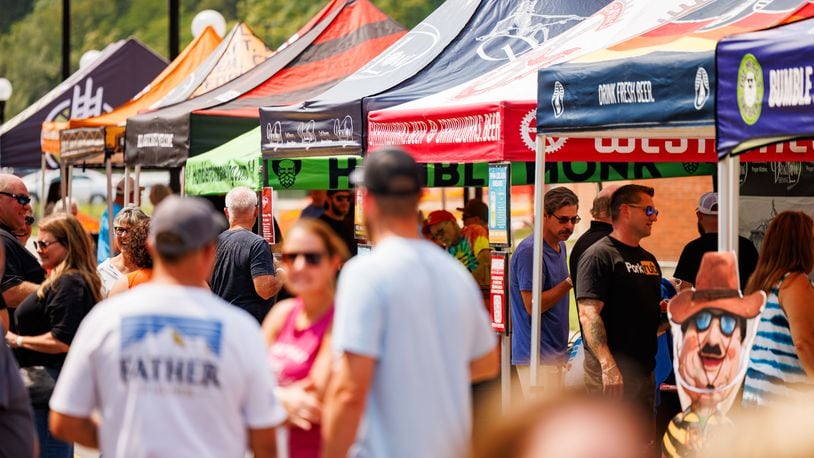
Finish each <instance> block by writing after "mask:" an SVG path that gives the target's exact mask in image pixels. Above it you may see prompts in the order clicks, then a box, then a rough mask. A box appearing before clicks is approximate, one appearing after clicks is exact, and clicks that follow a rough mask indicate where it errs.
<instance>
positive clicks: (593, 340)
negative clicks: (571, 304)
mask: <svg viewBox="0 0 814 458" xmlns="http://www.w3.org/2000/svg"><path fill="white" fill-rule="evenodd" d="M604 305H605V303H604V302H602V301H600V300H597V299H589V298H581V299H579V307H578V309H579V322H580V324H582V335H583V336H584V338H585V344H586V345H588V347H590V349H591V351H592V352H593V354H594V355H595V356H596V358H597V359H598V360H599V364H600V365H601V366H602V387H603V389H604V391H605V393H606V394H610V395H618V396H621V395H622V393H623V387H624V384H623V381H622V373H621V372H619V368H618V367H617V366H616V360H615V359H614V358H613V355H612V354H611V352H610V349H609V348H608V335H607V333H606V332H605V323H604V322H603V321H602V317H601V316H600V315H599V313H600V312H601V311H602V307H604Z"/></svg>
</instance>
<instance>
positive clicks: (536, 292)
mask: <svg viewBox="0 0 814 458" xmlns="http://www.w3.org/2000/svg"><path fill="white" fill-rule="evenodd" d="M534 164H535V166H534V211H533V212H532V216H533V218H534V234H533V236H534V249H533V259H534V263H533V270H532V286H531V345H530V346H529V348H530V349H531V360H530V361H529V369H530V370H529V374H530V375H531V377H530V380H529V392H530V393H534V392H535V390H536V389H537V382H538V380H537V372H538V371H539V369H540V319H541V317H540V294H541V291H542V287H543V285H542V279H543V273H544V272H543V269H544V266H543V194H544V191H545V135H540V134H538V135H537V140H536V148H535V155H534Z"/></svg>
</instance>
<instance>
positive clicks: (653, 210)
mask: <svg viewBox="0 0 814 458" xmlns="http://www.w3.org/2000/svg"><path fill="white" fill-rule="evenodd" d="M625 205H627V206H628V207H633V208H642V209H644V214H645V215H647V216H654V215H655V216H659V210H658V209H657V208H656V207H654V206H652V205H648V206H646V207H645V206H644V205H634V204H625Z"/></svg>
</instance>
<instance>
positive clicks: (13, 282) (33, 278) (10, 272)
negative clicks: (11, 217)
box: [0, 228, 45, 308]
mask: <svg viewBox="0 0 814 458" xmlns="http://www.w3.org/2000/svg"><path fill="white" fill-rule="evenodd" d="M0 240H2V243H3V246H4V247H5V249H6V270H5V272H4V273H3V278H2V281H1V282H0V290H2V291H6V290H7V289H9V288H13V287H15V286H17V285H19V284H20V283H22V282H24V281H28V282H31V283H36V284H40V283H42V282H43V281H44V280H45V270H44V269H43V268H42V267H41V266H40V263H39V262H37V258H35V257H34V255H33V254H31V252H29V251H28V250H26V249H25V247H24V246H23V245H22V244H21V243H20V242H19V241H18V240H17V239H16V238H15V237H14V236H13V235H11V233H9V232H8V231H7V230H5V229H2V228H0ZM4 305H5V304H4ZM3 308H5V307H3Z"/></svg>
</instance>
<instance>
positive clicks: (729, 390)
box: [668, 252, 766, 413]
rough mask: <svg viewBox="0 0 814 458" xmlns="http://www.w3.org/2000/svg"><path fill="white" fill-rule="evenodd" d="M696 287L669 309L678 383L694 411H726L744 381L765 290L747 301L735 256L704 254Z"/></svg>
mask: <svg viewBox="0 0 814 458" xmlns="http://www.w3.org/2000/svg"><path fill="white" fill-rule="evenodd" d="M696 281H697V283H698V284H697V285H696V288H694V289H692V290H689V289H688V290H684V291H682V292H681V293H679V294H678V295H677V296H676V297H674V298H673V299H672V300H671V301H670V303H669V304H668V311H669V313H670V320H671V321H672V322H673V324H674V326H673V338H674V339H676V343H677V346H676V347H677V348H676V350H677V351H676V355H677V357H678V360H677V362H678V367H677V368H676V381H677V382H678V384H679V387H680V389H681V391H682V392H683V393H685V394H686V395H687V396H688V397H689V399H690V400H691V401H692V407H693V410H694V411H696V412H699V413H700V412H701V411H704V410H713V409H714V410H726V409H728V406H727V407H726V409H724V408H721V406H722V405H725V404H726V403H724V404H722V401H724V400H726V401H727V403H729V402H731V401H732V398H733V397H734V394H735V393H736V392H737V389H738V386H740V383H741V381H742V379H743V375H744V373H745V369H746V363H747V360H748V352H749V349H750V348H751V344H752V340H753V339H754V335H755V330H756V326H757V322H756V321H757V317H758V316H759V315H760V310H761V309H762V307H763V304H765V301H766V295H765V294H764V293H763V292H762V291H758V292H756V293H752V294H749V295H746V296H744V295H743V294H741V292H740V290H739V283H738V270H737V261H736V259H735V254H734V253H732V252H726V253H717V252H713V253H706V254H705V255H704V257H703V259H702V261H701V266H700V267H699V270H698V276H697V277H696Z"/></svg>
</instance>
